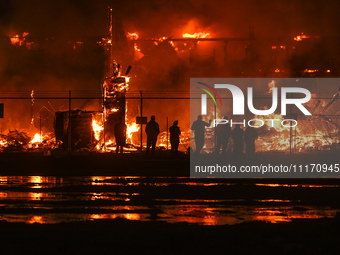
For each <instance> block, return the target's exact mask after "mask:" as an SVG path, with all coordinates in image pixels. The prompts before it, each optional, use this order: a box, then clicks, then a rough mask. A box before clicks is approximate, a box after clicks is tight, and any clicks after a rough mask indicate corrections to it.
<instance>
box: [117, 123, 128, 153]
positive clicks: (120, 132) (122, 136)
mask: <svg viewBox="0 0 340 255" xmlns="http://www.w3.org/2000/svg"><path fill="white" fill-rule="evenodd" d="M114 134H115V137H116V144H117V148H116V152H117V153H118V152H119V148H120V153H123V147H124V146H125V140H126V125H125V124H124V123H123V118H122V117H119V121H118V122H117V123H116V125H115V127H114Z"/></svg>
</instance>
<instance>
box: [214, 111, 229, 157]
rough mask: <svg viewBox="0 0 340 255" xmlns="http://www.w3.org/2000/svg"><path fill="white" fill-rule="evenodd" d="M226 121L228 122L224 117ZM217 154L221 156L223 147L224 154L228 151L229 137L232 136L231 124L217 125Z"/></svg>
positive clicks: (225, 117)
mask: <svg viewBox="0 0 340 255" xmlns="http://www.w3.org/2000/svg"><path fill="white" fill-rule="evenodd" d="M223 118H224V119H225V120H228V117H227V116H224V117H223ZM215 130H216V140H217V146H216V153H217V154H219V153H220V150H221V147H222V154H224V153H225V152H226V151H227V147H228V142H229V137H230V135H231V128H230V125H229V123H224V122H220V123H218V124H217V126H216V128H215Z"/></svg>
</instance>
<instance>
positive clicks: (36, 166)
mask: <svg viewBox="0 0 340 255" xmlns="http://www.w3.org/2000/svg"><path fill="white" fill-rule="evenodd" d="M339 155H340V151H339V150H337V151H335V150H334V151H329V152H317V153H309V154H298V155H288V154H284V153H275V152H269V153H258V154H257V155H256V156H255V157H253V158H247V157H246V156H245V155H244V156H242V157H241V158H235V157H234V156H233V155H227V156H226V162H227V163H228V164H231V165H245V164H248V165H260V164H272V165H280V164H284V165H289V164H298V165H300V164H301V165H305V164H310V163H314V164H315V163H317V164H324V163H325V164H328V165H330V164H339V163H340V159H339ZM199 158H200V160H212V162H215V158H214V156H213V155H207V154H202V155H199ZM215 163H216V162H215ZM0 175H29V176H34V175H40V176H86V175H87V176H94V175H106V176H112V175H115V176H119V175H120V176H166V177H167V176H178V177H181V176H190V157H189V156H188V155H185V154H184V153H179V155H178V157H177V158H175V159H174V158H172V157H171V153H170V151H156V152H155V154H153V155H147V154H145V153H144V152H143V154H140V153H125V154H116V153H97V152H67V151H58V150H56V151H52V152H49V153H48V154H47V152H1V153H0ZM339 176H340V173H339ZM335 178H337V177H335Z"/></svg>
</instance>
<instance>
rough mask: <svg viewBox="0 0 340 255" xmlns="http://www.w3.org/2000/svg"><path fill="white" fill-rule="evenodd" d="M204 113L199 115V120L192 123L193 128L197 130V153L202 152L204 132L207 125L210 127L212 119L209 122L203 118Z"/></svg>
mask: <svg viewBox="0 0 340 255" xmlns="http://www.w3.org/2000/svg"><path fill="white" fill-rule="evenodd" d="M202 119H203V118H202V115H198V117H197V120H196V121H194V123H192V126H191V130H193V131H195V144H196V151H195V153H197V154H200V153H201V150H202V148H203V146H204V132H205V127H209V126H210V123H211V120H209V123H207V122H205V121H203V120H202Z"/></svg>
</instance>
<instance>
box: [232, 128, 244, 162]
mask: <svg viewBox="0 0 340 255" xmlns="http://www.w3.org/2000/svg"><path fill="white" fill-rule="evenodd" d="M243 134H244V131H243V129H241V126H240V124H236V125H235V128H234V130H233V131H232V132H231V138H232V139H233V152H234V155H236V156H237V155H242V153H243Z"/></svg>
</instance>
